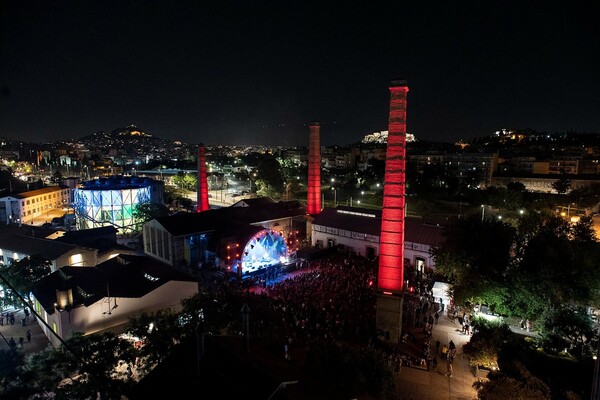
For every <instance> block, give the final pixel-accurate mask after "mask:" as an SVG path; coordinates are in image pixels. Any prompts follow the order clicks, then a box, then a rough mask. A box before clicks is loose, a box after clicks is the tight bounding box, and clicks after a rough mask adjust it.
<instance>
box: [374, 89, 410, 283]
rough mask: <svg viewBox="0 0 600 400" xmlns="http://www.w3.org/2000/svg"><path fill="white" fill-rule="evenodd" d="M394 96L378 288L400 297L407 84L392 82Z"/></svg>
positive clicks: (402, 269)
mask: <svg viewBox="0 0 600 400" xmlns="http://www.w3.org/2000/svg"><path fill="white" fill-rule="evenodd" d="M390 92H391V93H390V115H389V126H388V139H387V152H386V159H385V181H384V186H383V210H382V216H381V235H380V239H379V271H378V279H377V287H378V289H379V290H380V291H382V292H390V293H392V294H400V293H402V289H403V287H404V215H405V212H404V208H405V204H406V198H405V196H406V94H407V93H408V86H407V84H406V81H392V83H391V85H390Z"/></svg>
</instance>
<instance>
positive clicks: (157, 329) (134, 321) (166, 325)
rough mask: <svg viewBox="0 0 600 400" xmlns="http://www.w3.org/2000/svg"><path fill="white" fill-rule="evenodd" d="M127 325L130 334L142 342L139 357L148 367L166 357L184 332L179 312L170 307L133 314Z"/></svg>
mask: <svg viewBox="0 0 600 400" xmlns="http://www.w3.org/2000/svg"><path fill="white" fill-rule="evenodd" d="M128 327H129V333H130V334H131V335H133V336H136V337H138V338H140V340H142V341H143V342H144V346H143V347H142V348H141V349H140V357H143V358H144V360H145V364H146V365H147V366H148V367H149V368H152V366H154V365H156V364H158V363H160V362H162V361H163V360H164V359H165V358H166V357H168V356H169V355H170V354H171V352H172V351H173V348H174V347H175V346H176V345H177V344H179V342H180V338H181V336H182V335H183V334H184V333H185V331H184V329H183V326H182V323H181V320H180V318H179V314H177V313H175V312H174V311H173V310H170V309H165V310H160V311H157V312H155V313H141V314H138V315H134V316H132V317H130V318H129V322H128Z"/></svg>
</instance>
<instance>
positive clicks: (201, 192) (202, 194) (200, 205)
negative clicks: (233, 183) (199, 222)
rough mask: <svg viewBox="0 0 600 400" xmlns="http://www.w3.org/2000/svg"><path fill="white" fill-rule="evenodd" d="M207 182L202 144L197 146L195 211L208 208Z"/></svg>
mask: <svg viewBox="0 0 600 400" xmlns="http://www.w3.org/2000/svg"><path fill="white" fill-rule="evenodd" d="M209 209H210V206H209V205H208V184H207V182H206V158H205V156H204V145H203V144H202V143H201V144H200V145H199V146H198V194H197V203H196V212H202V211H206V210H209Z"/></svg>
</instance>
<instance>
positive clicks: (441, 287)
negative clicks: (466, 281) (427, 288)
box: [431, 282, 452, 307]
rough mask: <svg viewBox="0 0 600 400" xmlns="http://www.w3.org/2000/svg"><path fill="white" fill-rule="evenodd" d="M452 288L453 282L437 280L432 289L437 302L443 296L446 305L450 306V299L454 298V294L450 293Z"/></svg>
mask: <svg viewBox="0 0 600 400" xmlns="http://www.w3.org/2000/svg"><path fill="white" fill-rule="evenodd" d="M451 290H452V285H451V284H449V283H446V282H435V283H434V284H433V288H432V290H431V291H432V293H433V297H434V301H435V302H436V303H439V302H440V298H441V299H442V301H443V302H444V305H445V306H446V307H448V305H449V304H450V300H451V299H452V296H451V295H450V291H451Z"/></svg>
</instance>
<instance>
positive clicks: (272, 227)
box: [143, 201, 306, 276]
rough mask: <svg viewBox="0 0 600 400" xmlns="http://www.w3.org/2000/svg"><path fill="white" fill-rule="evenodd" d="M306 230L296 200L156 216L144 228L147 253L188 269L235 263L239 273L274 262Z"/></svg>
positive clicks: (232, 267)
mask: <svg viewBox="0 0 600 400" xmlns="http://www.w3.org/2000/svg"><path fill="white" fill-rule="evenodd" d="M305 234H306V208H305V207H304V206H303V205H302V204H301V203H300V202H298V201H280V202H277V203H275V202H271V201H256V202H251V203H249V204H248V205H246V206H244V207H222V208H218V209H211V210H207V211H203V212H200V213H183V214H178V215H172V216H169V217H160V218H156V219H153V220H152V221H149V222H147V223H146V224H144V229H143V238H144V251H145V253H146V254H148V255H149V256H151V257H154V258H156V259H158V260H160V261H163V262H166V263H168V264H170V265H172V266H173V267H176V268H181V269H183V270H186V271H187V272H199V271H200V270H201V269H202V268H203V267H206V268H208V267H219V268H222V269H224V270H226V271H233V272H236V271H237V269H238V267H239V268H240V271H239V275H240V276H241V275H242V274H243V273H244V272H255V271H258V270H259V269H261V268H263V267H264V268H266V267H269V266H273V265H274V264H278V263H279V262H280V261H279V259H280V258H281V257H284V258H286V257H288V256H289V254H290V253H293V252H295V251H296V250H297V245H298V241H299V240H301V237H302V236H303V235H305ZM259 250H260V254H258V253H257V252H258V251H259ZM276 253H277V254H278V255H277V256H276ZM284 253H285V254H284Z"/></svg>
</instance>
